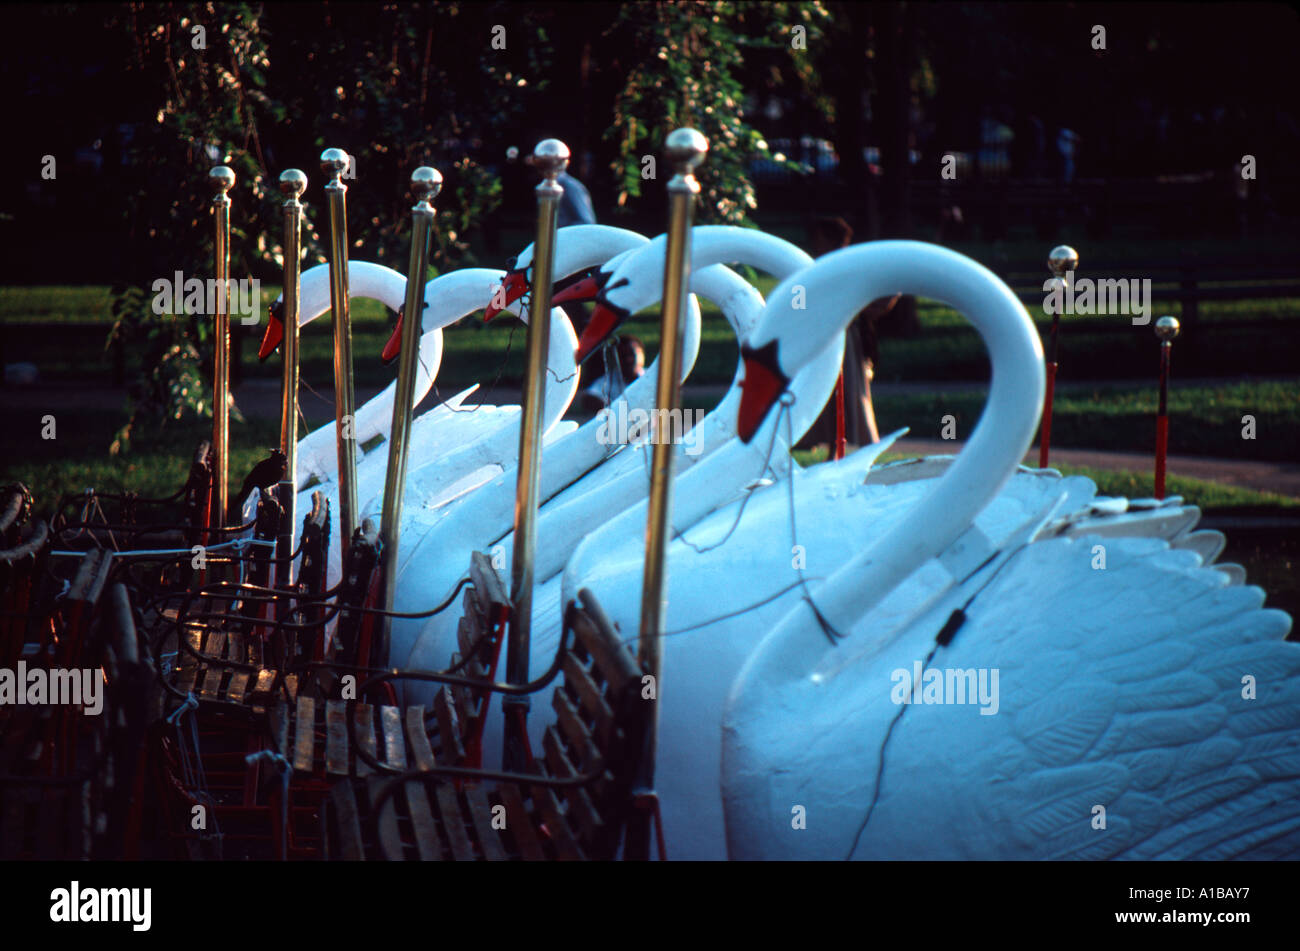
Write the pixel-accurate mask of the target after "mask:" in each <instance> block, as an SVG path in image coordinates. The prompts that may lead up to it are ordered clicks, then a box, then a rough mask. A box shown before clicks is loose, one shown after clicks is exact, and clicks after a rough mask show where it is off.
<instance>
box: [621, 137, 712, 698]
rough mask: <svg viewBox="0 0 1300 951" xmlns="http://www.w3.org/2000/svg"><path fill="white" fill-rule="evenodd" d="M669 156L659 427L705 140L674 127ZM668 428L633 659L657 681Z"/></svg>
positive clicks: (654, 486)
mask: <svg viewBox="0 0 1300 951" xmlns="http://www.w3.org/2000/svg"><path fill="white" fill-rule="evenodd" d="M665 150H666V151H667V153H668V160H669V161H670V162H672V164H673V170H674V172H675V173H676V174H674V175H673V177H672V180H671V181H669V183H668V246H667V248H666V250H665V259H664V293H663V298H662V300H663V314H662V330H661V334H662V337H661V340H660V344H659V380H658V385H657V388H656V390H655V406H656V407H657V409H658V412H656V414H655V416H656V420H657V422H658V424H659V425H660V427H661V429H662V428H666V427H665V424H666V423H667V421H668V419H669V418H670V414H672V413H673V412H675V411H679V409H680V404H681V386H682V381H681V376H682V345H681V336H682V315H683V314H685V313H686V295H687V293H688V291H687V285H688V283H689V281H690V274H691V225H692V224H693V221H694V217H695V196H696V195H698V194H699V193H700V184H699V182H697V181H696V180H695V176H694V174H693V172H694V170H695V167H696V166H697V165H699V164H700V162H702V161H703V160H704V155H705V153H706V152H707V151H708V150H709V143H708V140H706V139H705V138H704V136H702V135H701V134H700V133H698V132H696V131H695V130H694V129H677V130H675V131H673V132H672V133H670V134H669V136H668V141H667V143H666V149H665ZM668 435H669V434H668V433H667V432H662V431H661V432H659V433H658V434H657V436H656V438H655V441H654V457H653V461H652V463H651V469H650V503H649V513H648V516H647V518H646V529H645V574H644V576H643V581H644V583H643V584H642V587H641V639H640V642H639V643H638V645H637V659H638V660H639V661H640V662H641V664H642V665H643V666H644V667H645V668H646V672H647V673H649V674H651V675H652V676H653V677H654V678H655V680H656V681H658V678H659V663H660V655H661V653H662V644H661V643H660V637H661V635H662V633H663V607H664V594H665V592H664V584H665V573H664V555H665V550H666V549H667V546H668V520H669V510H670V509H671V506H672V487H673V446H672V442H671V440H670V439H669V438H668Z"/></svg>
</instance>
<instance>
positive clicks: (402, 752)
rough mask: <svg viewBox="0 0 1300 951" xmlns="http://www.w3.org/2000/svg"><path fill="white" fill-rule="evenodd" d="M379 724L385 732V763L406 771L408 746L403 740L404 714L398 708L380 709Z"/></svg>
mask: <svg viewBox="0 0 1300 951" xmlns="http://www.w3.org/2000/svg"><path fill="white" fill-rule="evenodd" d="M379 724H380V726H381V727H382V728H383V731H384V762H385V763H387V764H388V765H389V766H393V767H396V768H397V769H406V744H405V743H404V742H403V740H402V714H401V711H399V710H398V709H397V707H380V708H379Z"/></svg>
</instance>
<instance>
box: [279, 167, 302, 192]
mask: <svg viewBox="0 0 1300 951" xmlns="http://www.w3.org/2000/svg"><path fill="white" fill-rule="evenodd" d="M306 190H307V176H306V174H304V173H303V171H302V170H301V169H297V168H287V169H285V170H284V171H283V172H281V173H280V194H281V195H283V196H284V197H285V198H291V199H298V198H301V197H302V193H303V192H305V191H306Z"/></svg>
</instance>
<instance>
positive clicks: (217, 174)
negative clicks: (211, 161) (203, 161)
mask: <svg viewBox="0 0 1300 951" xmlns="http://www.w3.org/2000/svg"><path fill="white" fill-rule="evenodd" d="M208 184H210V185H211V186H212V190H213V191H214V192H216V193H217V197H218V198H220V197H221V196H222V195H224V194H225V193H226V192H228V191H230V189H232V188H234V187H235V173H234V172H232V171H231V170H230V168H229V167H228V166H225V165H218V166H217V167H216V168H214V169H213V170H212V171H210V172H208Z"/></svg>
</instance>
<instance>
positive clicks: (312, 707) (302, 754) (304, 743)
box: [293, 695, 316, 773]
mask: <svg viewBox="0 0 1300 951" xmlns="http://www.w3.org/2000/svg"><path fill="white" fill-rule="evenodd" d="M294 729H295V730H296V731H297V733H296V734H295V735H294V745H293V768H294V769H295V770H297V771H298V772H300V773H310V772H311V771H312V768H313V766H314V765H315V763H314V759H315V746H314V744H315V742H316V701H315V700H313V699H312V698H311V697H308V696H305V695H304V696H301V697H299V698H298V713H297V716H296V717H295V718H294Z"/></svg>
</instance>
